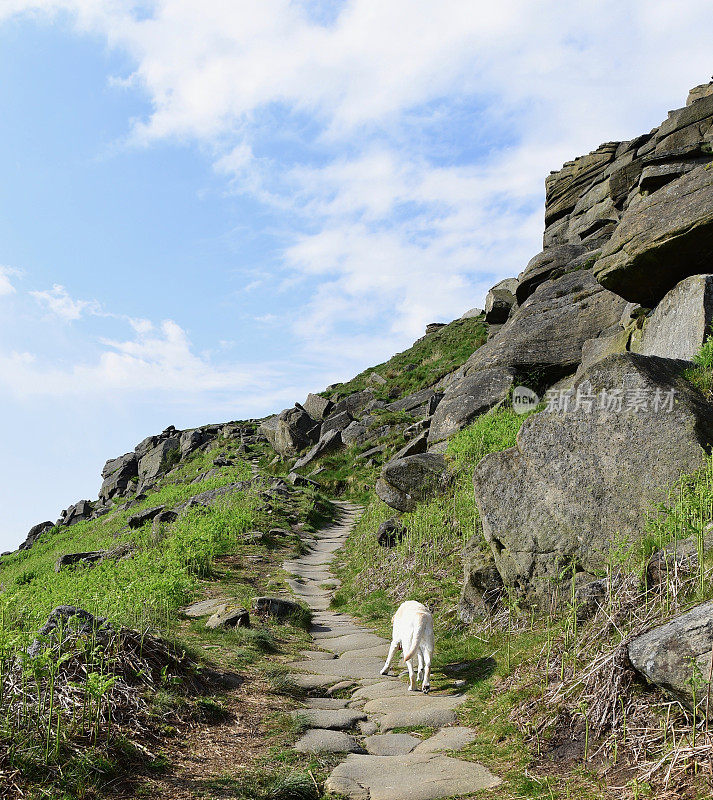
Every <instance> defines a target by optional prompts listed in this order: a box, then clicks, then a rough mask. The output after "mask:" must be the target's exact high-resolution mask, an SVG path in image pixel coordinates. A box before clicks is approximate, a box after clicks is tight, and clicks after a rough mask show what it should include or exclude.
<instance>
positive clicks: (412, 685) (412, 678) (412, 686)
mask: <svg viewBox="0 0 713 800" xmlns="http://www.w3.org/2000/svg"><path fill="white" fill-rule="evenodd" d="M406 666H407V667H408V690H409V692H415V691H416V675H415V673H414V669H413V660H412V659H410V658H409V660H408V661H407V662H406Z"/></svg>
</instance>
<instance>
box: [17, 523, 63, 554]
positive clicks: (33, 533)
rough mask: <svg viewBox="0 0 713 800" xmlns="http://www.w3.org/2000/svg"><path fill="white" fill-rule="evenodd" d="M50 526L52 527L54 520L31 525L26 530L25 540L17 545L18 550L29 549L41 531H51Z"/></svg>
mask: <svg viewBox="0 0 713 800" xmlns="http://www.w3.org/2000/svg"><path fill="white" fill-rule="evenodd" d="M52 528H54V522H50V521H49V520H48V521H47V522H40V523H38V524H37V525H33V526H32V527H31V528H30V530H29V531H28V533H27V536H26V537H25V541H24V542H23V543H22V544H21V545H20V546H19V548H18V550H29V549H30V548H31V547H32V545H33V544H34V543H35V542H36V541H37V540H38V539H39V538H40V536H42V534H43V533H46V532H47V531H51V530H52Z"/></svg>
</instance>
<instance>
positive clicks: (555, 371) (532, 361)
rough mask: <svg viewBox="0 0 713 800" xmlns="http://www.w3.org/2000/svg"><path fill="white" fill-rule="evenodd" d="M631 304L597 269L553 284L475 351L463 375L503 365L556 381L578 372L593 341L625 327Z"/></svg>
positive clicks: (546, 284)
mask: <svg viewBox="0 0 713 800" xmlns="http://www.w3.org/2000/svg"><path fill="white" fill-rule="evenodd" d="M625 306H626V301H625V300H623V299H622V298H621V297H617V295H615V294H612V292H609V291H606V290H604V289H602V287H601V285H600V284H599V283H598V282H597V280H596V279H595V277H594V275H593V274H592V272H591V270H580V271H578V272H571V273H569V274H567V275H563V276H562V277H561V278H557V279H556V280H547V281H545V282H544V283H541V284H540V285H539V286H538V287H537V289H536V290H535V291H534V292H533V294H532V295H530V297H529V298H528V299H527V300H526V301H525V303H524V304H523V305H522V306H520V307H519V308H518V309H517V310H516V311H515V312H514V313H513V314H512V316H511V317H510V319H509V320H508V322H507V323H506V324H505V325H504V326H503V328H502V329H501V330H500V332H499V333H498V334H497V335H496V336H495V337H494V338H493V339H491V340H490V341H488V342H487V343H486V344H484V345H483V346H482V347H480V348H479V349H478V350H476V351H475V353H473V355H472V356H471V357H470V358H469V359H468V361H467V362H466V364H465V365H464V368H463V369H462V374H465V375H470V374H472V373H474V372H477V371H480V370H482V369H487V368H491V367H500V368H505V369H510V370H516V371H518V372H520V373H523V374H524V375H532V376H533V377H536V378H537V379H538V380H541V381H544V382H549V383H551V382H554V381H556V380H558V379H559V378H561V377H563V376H564V375H568V374H570V373H572V372H574V371H575V370H576V369H577V366H578V365H579V362H580V361H581V358H582V345H583V344H584V342H586V341H587V339H593V338H596V337H597V336H599V335H600V334H601V333H602V332H603V331H606V330H608V329H610V328H614V327H616V326H618V325H619V320H620V319H621V315H622V312H623V311H624V308H625Z"/></svg>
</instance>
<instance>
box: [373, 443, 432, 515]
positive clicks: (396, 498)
mask: <svg viewBox="0 0 713 800" xmlns="http://www.w3.org/2000/svg"><path fill="white" fill-rule="evenodd" d="M446 477H447V471H446V461H445V459H444V458H443V456H442V455H438V454H436V453H422V454H420V455H415V456H408V457H407V458H400V459H398V460H397V461H389V463H388V464H385V465H384V467H383V469H382V470H381V477H380V478H379V480H378V481H377V483H376V487H375V488H376V493H377V494H378V495H379V497H380V498H381V499H382V500H383V501H384V502H385V503H386V504H387V505H388V506H391V507H392V508H395V509H396V510H397V511H413V509H414V508H415V507H416V502H417V501H419V500H425V499H427V498H428V497H429V496H430V495H431V494H433V493H435V492H437V491H438V489H439V486H440V485H442V484H443V482H444V480H445V479H446Z"/></svg>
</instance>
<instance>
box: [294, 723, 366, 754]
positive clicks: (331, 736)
mask: <svg viewBox="0 0 713 800" xmlns="http://www.w3.org/2000/svg"><path fill="white" fill-rule="evenodd" d="M295 750H297V752H298V753H363V752H364V750H363V748H362V747H360V746H359V743H358V742H357V740H356V739H355V738H354V737H353V736H350V735H349V734H348V733H342V732H341V731H332V730H324V729H321V728H314V729H312V730H309V731H307V732H306V733H305V734H304V736H302V738H301V739H298V741H297V742H295Z"/></svg>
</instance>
